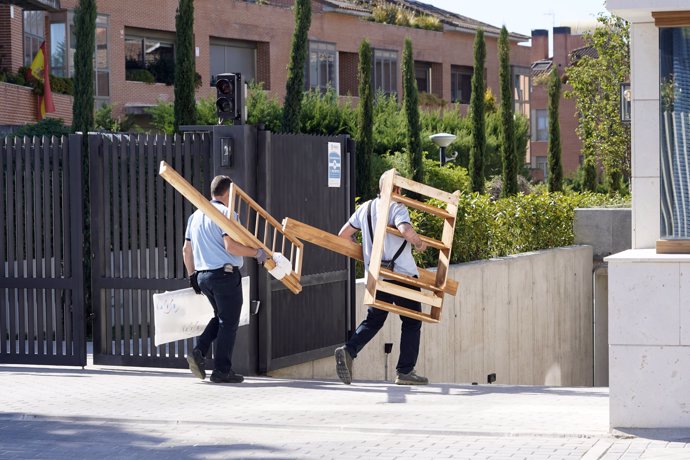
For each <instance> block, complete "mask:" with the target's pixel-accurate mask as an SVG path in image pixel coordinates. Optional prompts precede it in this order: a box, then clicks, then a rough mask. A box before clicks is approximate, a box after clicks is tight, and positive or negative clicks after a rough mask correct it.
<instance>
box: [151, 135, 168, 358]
mask: <svg viewBox="0 0 690 460" xmlns="http://www.w3.org/2000/svg"><path fill="white" fill-rule="evenodd" d="M167 141H168V137H167V136H166V135H158V136H156V163H155V164H156V166H157V165H159V164H160V162H161V161H162V160H164V159H165V160H167V158H166V157H165V146H166V145H167V144H168V142H167ZM155 186H156V214H155V215H156V216H157V218H156V222H155V224H156V245H155V247H156V278H165V277H167V273H166V272H165V260H164V257H165V213H164V209H165V204H166V202H165V196H166V191H167V190H166V188H165V181H163V180H161V179H160V178H158V180H157V181H156V182H155ZM149 305H150V303H149ZM150 314H151V309H150V307H149V315H150ZM149 324H151V323H149ZM150 330H151V331H152V329H150ZM150 335H152V334H149V336H150ZM150 343H151V344H152V342H150ZM164 350H165V346H162V347H154V346H153V344H152V345H151V356H164Z"/></svg>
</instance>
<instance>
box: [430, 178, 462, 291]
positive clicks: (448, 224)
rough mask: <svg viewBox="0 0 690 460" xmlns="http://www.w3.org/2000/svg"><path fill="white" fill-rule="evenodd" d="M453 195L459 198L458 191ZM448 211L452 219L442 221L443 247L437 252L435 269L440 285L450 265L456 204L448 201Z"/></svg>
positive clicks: (437, 282) (444, 279)
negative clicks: (436, 266)
mask: <svg viewBox="0 0 690 460" xmlns="http://www.w3.org/2000/svg"><path fill="white" fill-rule="evenodd" d="M454 196H456V198H459V196H460V192H459V191H457V192H455V194H454ZM447 211H448V213H449V214H450V215H452V216H453V218H452V219H446V220H445V221H444V222H443V232H442V234H441V243H443V246H444V248H443V249H441V250H440V251H439V254H438V268H437V269H436V283H435V284H436V285H437V286H440V285H441V284H443V283H445V281H446V278H447V277H448V266H449V265H450V252H451V249H452V247H453V236H454V235H455V215H456V214H457V213H458V206H457V205H455V204H453V203H448V209H447Z"/></svg>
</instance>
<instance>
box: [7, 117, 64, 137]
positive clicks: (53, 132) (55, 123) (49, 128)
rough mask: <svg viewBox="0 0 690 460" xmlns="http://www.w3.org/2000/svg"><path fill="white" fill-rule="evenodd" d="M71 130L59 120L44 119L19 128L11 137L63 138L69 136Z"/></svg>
mask: <svg viewBox="0 0 690 460" xmlns="http://www.w3.org/2000/svg"><path fill="white" fill-rule="evenodd" d="M71 133H72V130H71V128H70V127H69V126H67V125H65V122H64V121H63V120H62V119H60V118H44V119H43V120H41V121H39V122H37V123H32V124H28V125H23V126H21V127H20V128H19V129H18V130H16V131H15V132H14V133H13V134H12V135H13V136H15V137H23V136H29V137H31V136H37V137H41V136H58V137H59V136H65V135H67V134H71Z"/></svg>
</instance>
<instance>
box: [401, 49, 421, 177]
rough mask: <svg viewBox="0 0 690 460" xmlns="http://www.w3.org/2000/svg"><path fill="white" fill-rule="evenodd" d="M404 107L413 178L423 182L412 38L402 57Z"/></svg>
mask: <svg viewBox="0 0 690 460" xmlns="http://www.w3.org/2000/svg"><path fill="white" fill-rule="evenodd" d="M402 75H403V107H404V110H405V115H406V119H407V151H408V153H409V154H410V165H411V170H412V178H413V179H414V180H415V181H417V182H421V181H422V180H423V178H424V165H423V161H422V158H423V157H422V139H421V127H420V124H419V94H418V93H417V80H416V79H415V76H414V58H413V57H412V40H410V39H409V38H406V39H405V46H404V48H403V58H402Z"/></svg>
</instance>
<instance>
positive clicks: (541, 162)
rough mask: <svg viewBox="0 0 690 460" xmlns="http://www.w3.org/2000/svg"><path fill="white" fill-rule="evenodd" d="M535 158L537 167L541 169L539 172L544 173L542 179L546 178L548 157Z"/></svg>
mask: <svg viewBox="0 0 690 460" xmlns="http://www.w3.org/2000/svg"><path fill="white" fill-rule="evenodd" d="M536 159H537V161H536V163H537V169H539V170H541V172H542V173H544V180H546V178H547V176H548V173H549V168H548V157H536Z"/></svg>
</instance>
